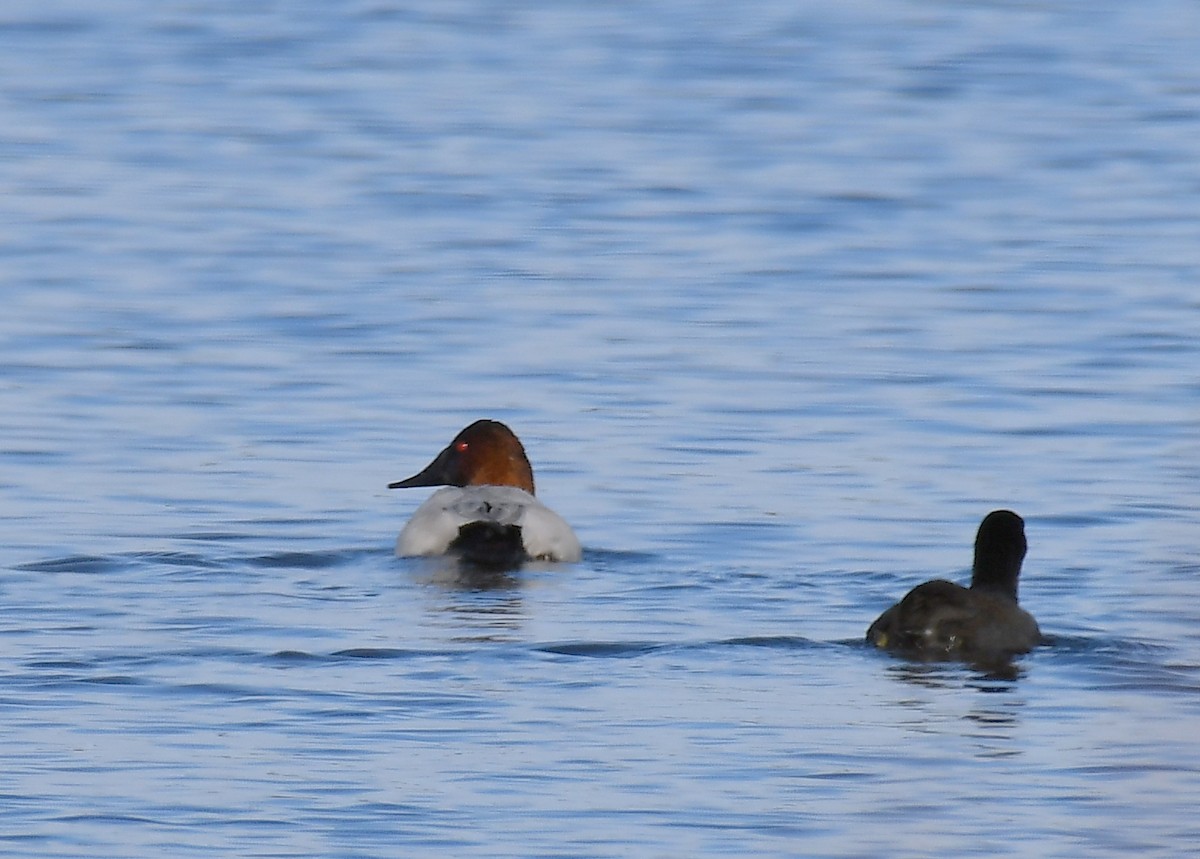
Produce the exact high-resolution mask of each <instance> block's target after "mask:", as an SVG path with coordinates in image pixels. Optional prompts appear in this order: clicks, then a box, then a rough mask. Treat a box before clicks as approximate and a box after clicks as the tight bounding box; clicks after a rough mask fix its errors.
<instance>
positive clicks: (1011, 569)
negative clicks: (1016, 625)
mask: <svg viewBox="0 0 1200 859" xmlns="http://www.w3.org/2000/svg"><path fill="white" fill-rule="evenodd" d="M1020 575H1021V559H1020V558H987V559H984V558H976V559H975V567H974V570H973V571H972V574H971V589H972V590H976V591H991V592H993V593H998V594H1003V595H1004V596H1007V597H1009V598H1010V599H1012V601H1013V602H1016V601H1017V578H1018V577H1019V576H1020Z"/></svg>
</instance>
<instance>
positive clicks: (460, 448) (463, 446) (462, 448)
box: [454, 441, 470, 453]
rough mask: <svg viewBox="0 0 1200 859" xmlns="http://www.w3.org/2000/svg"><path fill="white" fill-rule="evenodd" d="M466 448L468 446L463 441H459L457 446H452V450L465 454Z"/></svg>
mask: <svg viewBox="0 0 1200 859" xmlns="http://www.w3.org/2000/svg"><path fill="white" fill-rule="evenodd" d="M468 447H470V445H469V444H467V443H466V442H465V441H460V442H459V443H458V444H456V445H454V449H455V450H457V451H458V452H459V453H466V452H467V448H468Z"/></svg>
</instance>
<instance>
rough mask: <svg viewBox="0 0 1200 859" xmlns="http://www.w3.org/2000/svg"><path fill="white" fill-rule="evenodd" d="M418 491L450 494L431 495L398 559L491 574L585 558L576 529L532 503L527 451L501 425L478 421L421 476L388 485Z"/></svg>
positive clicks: (405, 533) (407, 530)
mask: <svg viewBox="0 0 1200 859" xmlns="http://www.w3.org/2000/svg"><path fill="white" fill-rule="evenodd" d="M412 486H443V487H445V488H444V489H439V490H438V491H437V492H435V493H433V495H431V496H429V498H428V499H427V500H426V501H425V503H423V504H422V505H421V506H420V507H418V508H417V510H416V512H415V513H413V515H412V518H411V519H409V520H408V523H407V524H406V525H405V526H404V528H403V530H401V531H400V536H399V538H397V540H396V554H397V555H444V554H454V555H458V556H459V557H461V558H462V559H463V560H464V561H466V562H468V563H470V564H472V565H475V566H479V567H485V568H490V569H512V568H514V567H517V566H520V564H521V563H523V562H524V561H528V560H535V561H578V560H579V559H580V558H581V557H582V556H583V550H582V549H581V547H580V545H579V539H578V538H577V537H576V536H575V532H574V531H572V530H571V526H570V525H568V524H567V523H566V522H565V521H564V520H563V518H562V517H561V516H559V515H558V514H557V513H555V512H554V511H553V510H551V509H550V508H549V507H547V506H546V505H544V504H542V502H540V501H538V500H537V498H535V497H534V490H533V467H532V466H531V465H530V464H529V457H527V456H526V455H525V448H524V447H523V446H522V445H521V442H520V440H519V439H518V438H517V437H516V435H515V434H514V433H513V431H512V430H510V429H509V428H508V427H507V426H505V425H504V424H502V423H500V422H499V421H489V420H480V421H475V423H473V424H471V425H470V426H469V427H467V428H466V429H464V430H463V431H462V432H460V433H459V434H458V435H456V436H455V437H454V441H452V442H450V444H449V445H448V446H447V447H446V449H445V450H443V451H442V452H441V453H439V454H438V455H437V456H436V457H435V458H434V460H433V462H431V463H429V465H427V466H426V467H425V468H424V469H423V470H422V471H420V472H418V473H417V474H414V475H413V476H412V477H410V478H408V479H407V480H399V481H397V482H395V483H390V484H388V488H389V489H407V488H409V487H412Z"/></svg>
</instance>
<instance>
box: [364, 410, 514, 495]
mask: <svg viewBox="0 0 1200 859" xmlns="http://www.w3.org/2000/svg"><path fill="white" fill-rule="evenodd" d="M413 486H516V487H517V488H519V489H524V490H525V491H526V492H528V493H529V494H530V495H532V494H533V466H531V465H530V464H529V457H528V456H526V455H525V448H524V447H523V446H522V445H521V441H520V439H518V438H517V437H516V435H515V434H514V433H513V431H512V430H510V429H509V428H508V427H506V426H505V425H504V424H502V423H500V422H499V421H489V420H481V421H475V423H473V424H471V425H470V426H469V427H467V428H466V429H464V430H463V431H462V432H460V433H459V434H458V435H456V436H455V437H454V441H452V442H450V444H449V445H448V446H447V447H446V449H445V450H443V451H442V452H441V453H439V454H438V455H437V456H436V457H435V458H434V460H433V462H431V463H429V465H427V466H425V468H424V469H423V470H421V471H420V472H418V473H417V474H414V475H413V476H412V477H410V478H408V479H407V480H399V481H397V482H395V483H389V484H388V489H408V488H410V487H413Z"/></svg>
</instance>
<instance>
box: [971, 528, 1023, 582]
mask: <svg viewBox="0 0 1200 859" xmlns="http://www.w3.org/2000/svg"><path fill="white" fill-rule="evenodd" d="M1027 548H1028V544H1027V543H1026V542H1025V521H1024V520H1023V519H1022V518H1021V517H1020V516H1018V515H1017V514H1016V513H1014V512H1012V511H1011V510H993V511H992V512H991V513H989V514H988V515H987V516H985V517H983V521H982V522H981V523H979V531H978V533H977V534H976V535H975V564H974V567H973V568H972V575H971V588H972V589H975V590H991V591H997V592H999V593H1003V594H1007V595H1008V596H1010V597H1012V599H1013V600H1016V598H1017V579H1018V577H1019V576H1020V575H1021V564H1022V562H1023V561H1024V560H1025V552H1026V549H1027Z"/></svg>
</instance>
